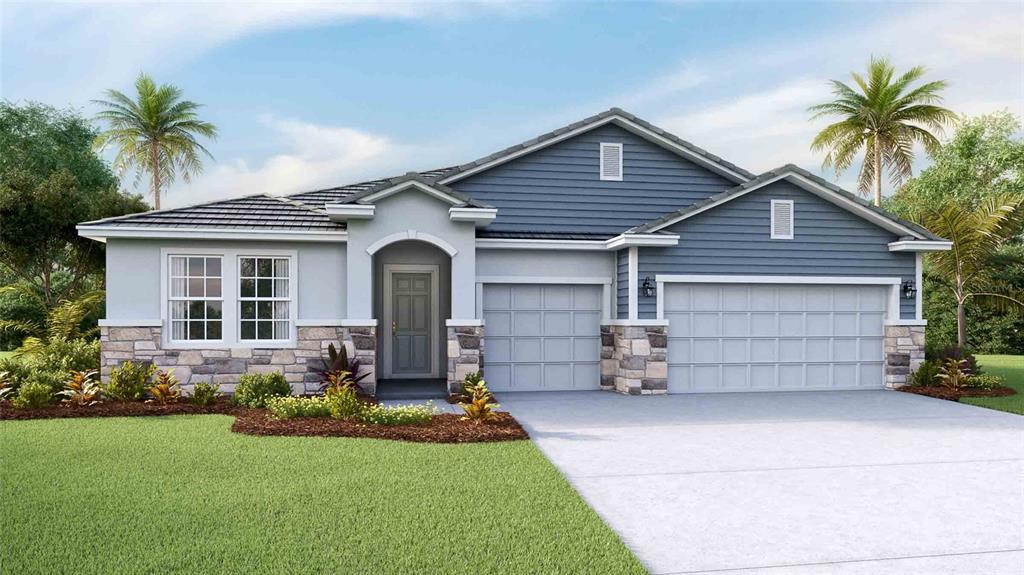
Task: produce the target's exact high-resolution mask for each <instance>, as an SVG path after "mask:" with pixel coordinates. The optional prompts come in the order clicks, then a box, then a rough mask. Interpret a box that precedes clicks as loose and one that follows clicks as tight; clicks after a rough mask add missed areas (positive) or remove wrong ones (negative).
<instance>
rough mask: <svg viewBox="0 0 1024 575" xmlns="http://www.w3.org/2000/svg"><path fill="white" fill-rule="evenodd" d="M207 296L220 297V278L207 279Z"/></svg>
mask: <svg viewBox="0 0 1024 575" xmlns="http://www.w3.org/2000/svg"><path fill="white" fill-rule="evenodd" d="M206 297H220V280H219V279H208V280H206Z"/></svg>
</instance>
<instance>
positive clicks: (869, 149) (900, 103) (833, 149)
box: [808, 58, 956, 206]
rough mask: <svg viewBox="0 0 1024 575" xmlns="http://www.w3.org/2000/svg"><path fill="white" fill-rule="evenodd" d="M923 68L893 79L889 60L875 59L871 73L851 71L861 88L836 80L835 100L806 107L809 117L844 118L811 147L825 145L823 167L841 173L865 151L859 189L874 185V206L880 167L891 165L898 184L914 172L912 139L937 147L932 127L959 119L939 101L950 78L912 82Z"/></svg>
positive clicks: (939, 128)
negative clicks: (809, 113)
mask: <svg viewBox="0 0 1024 575" xmlns="http://www.w3.org/2000/svg"><path fill="white" fill-rule="evenodd" d="M924 73H925V69H924V68H923V67H921V66H916V67H914V68H911V69H910V70H907V71H906V72H905V73H904V74H903V75H902V76H900V77H899V78H896V79H895V80H894V79H893V77H894V76H895V70H894V69H893V67H892V64H890V63H889V61H888V60H887V59H885V58H881V59H876V58H871V62H870V63H869V64H868V73H867V78H864V77H863V76H861V75H860V74H858V73H856V72H853V73H851V74H850V75H851V76H852V77H853V81H854V83H855V84H856V85H857V88H858V89H859V90H858V89H854V88H852V87H850V86H848V85H846V84H844V83H842V82H840V81H838V80H832V81H831V84H832V94H833V95H834V96H835V99H834V100H832V101H831V102H825V103H823V104H818V105H817V106H811V107H810V108H808V111H809V112H813V116H812V117H811V119H817V118H820V117H822V116H841V117H842V119H841V120H839V121H838V122H835V123H834V124H829V125H828V126H826V127H825V128H824V129H823V130H822V131H821V132H819V133H818V135H817V136H816V137H815V138H814V141H813V142H812V143H811V150H813V151H815V152H819V151H825V150H827V152H828V154H827V155H826V156H825V161H824V166H825V167H830V166H831V167H833V168H834V169H835V172H836V175H837V176H838V175H839V173H840V172H842V171H844V170H845V169H846V168H848V167H850V164H852V163H853V160H854V159H855V158H856V156H857V154H859V153H860V152H861V150H863V151H864V164H863V165H862V166H861V169H860V177H859V178H858V188H859V189H860V192H861V193H862V194H864V195H865V196H866V195H868V194H869V193H870V191H871V188H872V187H873V188H874V192H875V205H876V206H877V205H881V203H882V168H883V167H884V168H888V170H889V181H890V182H891V183H892V184H893V185H894V186H898V185H900V184H901V183H902V182H903V181H904V180H906V179H907V178H910V177H911V176H912V175H913V174H912V171H911V164H912V163H913V160H914V144H916V143H920V144H922V145H924V149H925V150H926V151H927V152H928V153H932V152H934V151H936V150H937V149H938V148H939V140H938V138H936V136H935V135H933V132H934V133H936V134H939V135H941V134H942V128H943V127H944V126H945V125H947V124H949V123H951V122H953V121H954V120H955V119H956V114H954V113H953V112H951V111H949V110H947V109H945V108H942V107H940V106H938V105H937V104H938V103H940V102H941V101H942V97H941V96H940V95H939V92H940V91H941V90H942V89H943V88H945V87H946V82H943V81H941V80H940V81H936V82H927V83H925V84H922V85H920V86H918V87H916V88H911V87H910V85H911V84H912V83H914V82H915V81H917V80H918V79H920V78H921V77H922V76H923V75H924ZM929 130H930V131H929Z"/></svg>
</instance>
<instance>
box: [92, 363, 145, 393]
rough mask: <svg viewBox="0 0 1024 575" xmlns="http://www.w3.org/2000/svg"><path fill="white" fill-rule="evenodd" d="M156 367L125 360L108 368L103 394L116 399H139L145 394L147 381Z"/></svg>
mask: <svg viewBox="0 0 1024 575" xmlns="http://www.w3.org/2000/svg"><path fill="white" fill-rule="evenodd" d="M156 370H157V367H156V366H155V365H153V364H151V363H134V362H131V361H126V362H124V363H122V364H121V365H119V366H117V367H115V368H114V369H112V370H110V380H109V381H108V382H107V386H106V388H105V389H104V390H103V392H104V394H106V395H107V397H110V398H111V399H116V400H118V401H139V400H141V399H142V398H144V397H145V396H146V389H147V388H148V387H149V381H150V379H151V378H152V377H153V374H155V373H156Z"/></svg>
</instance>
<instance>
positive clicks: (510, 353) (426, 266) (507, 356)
mask: <svg viewBox="0 0 1024 575" xmlns="http://www.w3.org/2000/svg"><path fill="white" fill-rule="evenodd" d="M79 233H80V234H81V235H82V236H85V237H88V238H92V239H95V240H97V241H102V242H106V257H107V307H106V309H107V318H106V319H104V320H103V321H102V322H101V326H102V334H103V335H102V350H103V352H102V354H103V373H104V375H107V374H109V371H110V369H111V367H112V366H115V365H117V364H118V363H120V362H122V361H125V360H143V361H152V362H154V363H155V364H157V365H160V366H174V368H175V372H176V374H177V375H178V377H179V378H180V379H181V380H182V381H186V382H188V383H189V384H194V383H196V382H199V381H213V382H217V383H224V384H228V386H230V384H232V383H233V382H235V381H236V380H237V378H238V377H239V375H240V374H242V373H245V372H247V371H270V370H273V371H281V372H283V373H284V374H285V376H286V378H287V379H288V381H289V382H292V385H293V389H295V390H296V392H303V391H307V390H312V389H314V388H315V387H316V386H317V383H318V376H317V374H316V370H317V369H318V368H320V366H321V364H320V360H319V358H320V357H321V355H322V354H323V353H324V350H325V349H326V347H327V346H328V345H329V344H330V343H332V342H339V341H343V342H345V343H346V346H348V347H349V349H350V350H352V351H353V352H354V353H355V354H356V355H357V356H358V357H359V358H360V359H361V360H362V364H363V370H365V371H367V372H368V373H369V374H370V375H369V377H367V378H366V379H365V380H364V385H365V386H366V387H367V389H368V390H369V391H370V392H373V391H374V390H375V387H376V384H377V381H378V380H388V381H392V380H393V381H395V382H396V385H400V384H401V382H402V381H407V380H423V379H436V380H437V381H438V382H441V381H447V384H448V387H449V388H451V389H455V388H457V387H458V382H459V381H460V380H461V379H462V378H463V376H464V375H465V374H466V373H469V372H474V371H478V370H483V371H484V373H485V377H486V379H487V381H488V383H489V385H490V386H491V388H492V389H493V390H495V391H517V390H530V391H534V390H586V389H592V390H596V389H608V390H615V391H619V392H622V393H629V394H647V393H665V392H668V393H690V392H717V391H763V390H809V389H874V388H884V387H886V386H889V387H892V386H894V385H898V384H901V383H903V382H905V381H906V377H907V374H908V371H909V370H910V369H911V367H912V365H914V364H916V363H917V362H919V361H920V360H921V359H922V357H923V344H924V330H925V321H924V320H923V319H922V316H921V296H922V293H921V286H922V282H921V254H922V253H923V252H928V251H935V250H947V249H949V248H950V242H948V241H946V240H943V239H942V238H938V237H936V236H935V235H933V234H931V233H929V232H928V230H926V229H923V228H921V227H919V226H917V225H914V224H912V223H909V222H906V221H902V220H900V219H898V218H896V217H893V216H892V215H890V214H887V213H886V212H885V211H883V210H881V209H879V208H876V207H874V206H872V205H869V204H867V203H866V202H864V201H863V200H861V199H859V198H857V197H856V196H854V195H853V194H851V193H849V192H847V191H844V190H842V189H840V188H838V187H836V186H834V185H832V184H830V183H828V182H827V181H824V180H822V179H821V178H818V177H817V176H815V175H813V174H811V173H808V172H807V171H805V170H802V169H800V168H798V167H796V166H792V165H787V166H783V167H781V168H778V169H775V170H771V171H769V172H766V173H764V174H760V175H756V174H752V173H750V172H748V171H746V170H744V169H743V168H740V167H738V166H736V165H734V164H731V163H729V162H727V161H725V160H723V159H722V158H719V157H717V156H715V155H713V154H711V153H708V152H706V151H704V150H702V149H700V148H698V147H696V146H694V145H693V144H690V143H688V142H686V141H684V140H682V139H680V138H678V137H676V136H674V135H672V134H670V133H668V132H666V131H664V130H662V129H660V128H658V127H656V126H653V125H651V124H649V123H648V122H645V121H644V120H641V119H640V118H637V117H635V116H633V115H632V114H629V113H627V112H625V111H623V110H621V109H618V108H613V109H611V110H608V111H605V112H602V113H600V114H598V115H596V116H592V117H589V118H586V119H585V120H582V121H579V122H576V123H574V124H571V125H569V126H565V127H563V128H559V129H557V130H555V131H553V132H550V133H547V134H544V135H542V136H539V137H537V138H534V139H532V140H529V141H527V142H523V143H521V144H518V145H515V146H512V147H510V148H507V149H505V150H502V151H500V152H497V153H494V154H491V155H489V156H485V157H483V158H480V159H478V160H475V161H473V162H470V163H467V164H463V165H460V166H454V167H450V168H444V169H438V170H432V171H427V172H420V173H414V172H410V173H408V174H405V175H404V176H399V177H394V178H388V179H382V180H375V181H371V182H363V183H358V184H352V185H347V186H341V187H336V188H328V189H322V190H315V191H309V192H303V193H298V194H293V195H289V196H281V197H279V196H271V195H250V196H246V197H240V198H235V199H229V200H223V201H217V202H210V203H206V204H201V205H195V206H189V207H183V208H176V209H169V210H162V211H152V212H146V213H141V214H133V215H128V216H123V217H118V218H111V219H106V220H99V221H94V222H87V223H83V224H81V225H80V226H79ZM439 385H440V384H439Z"/></svg>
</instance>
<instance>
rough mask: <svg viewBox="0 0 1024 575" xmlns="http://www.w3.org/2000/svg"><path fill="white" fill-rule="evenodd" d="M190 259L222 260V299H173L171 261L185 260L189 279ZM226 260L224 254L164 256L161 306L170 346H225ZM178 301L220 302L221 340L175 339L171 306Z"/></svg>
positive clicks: (177, 254)
mask: <svg viewBox="0 0 1024 575" xmlns="http://www.w3.org/2000/svg"><path fill="white" fill-rule="evenodd" d="M190 257H201V258H217V259H219V260H220V297H219V298H207V297H202V298H190V297H179V298H173V296H172V295H171V292H170V285H171V259H172V258H185V266H186V275H185V277H186V278H188V277H190V276H188V272H187V268H188V258H190ZM225 260H226V258H225V257H224V256H223V255H222V254H219V253H205V252H204V253H181V252H172V253H169V254H167V255H166V256H164V261H163V269H164V273H162V274H161V276H162V277H161V279H162V282H161V283H162V285H163V290H162V292H161V298H160V300H161V301H160V305H161V308H162V323H163V332H164V341H165V342H166V343H167V344H168V345H171V346H175V347H178V346H182V347H205V346H207V345H213V346H219V345H223V343H224V341H225V338H224V334H225V329H226V326H225V325H224V324H225V318H224V316H225V315H226V314H227V311H226V310H225V308H226V307H228V305H229V304H228V301H227V298H226V297H225V291H226V290H225V287H224V273H225V267H226V266H225ZM203 277H204V278H205V277H207V276H206V275H205V272H204V276H203ZM187 283H188V281H187V279H186V284H187ZM186 291H187V288H186ZM172 298H173V299H172ZM176 301H203V302H207V301H219V302H220V339H182V340H178V339H173V337H172V334H173V333H174V320H173V318H172V315H171V305H172V304H173V303H174V302H176ZM204 321H205V320H204ZM188 323H189V322H187V321H186V322H185V329H186V331H187V330H188V329H189V326H188Z"/></svg>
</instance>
